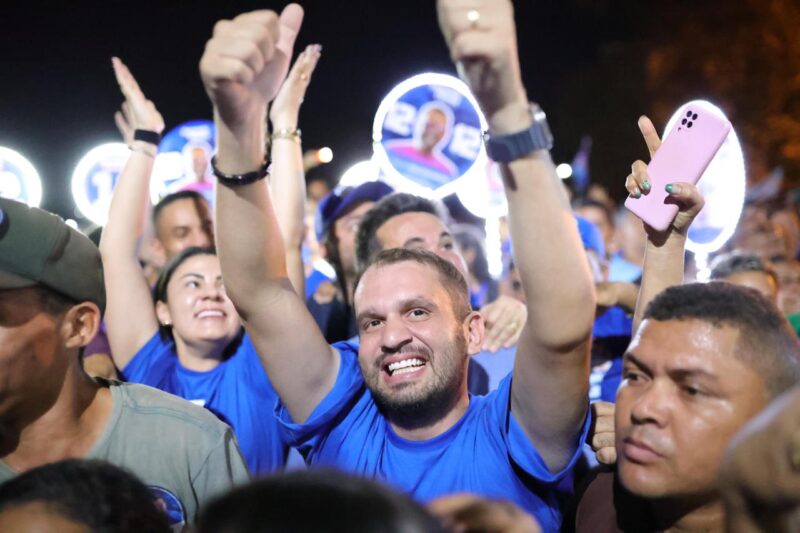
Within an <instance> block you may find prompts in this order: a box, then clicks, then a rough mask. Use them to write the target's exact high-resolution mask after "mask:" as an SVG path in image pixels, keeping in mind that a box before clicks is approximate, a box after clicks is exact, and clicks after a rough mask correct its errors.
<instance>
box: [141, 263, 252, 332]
mask: <svg viewBox="0 0 800 533" xmlns="http://www.w3.org/2000/svg"><path fill="white" fill-rule="evenodd" d="M156 312H157V313H158V319H159V321H160V322H161V323H162V324H164V325H171V326H172V333H173V335H175V336H176V338H177V337H180V338H181V339H182V340H183V341H185V342H187V343H192V342H216V341H219V340H225V339H227V341H231V340H233V338H234V337H235V336H236V335H237V333H238V332H239V328H240V327H241V325H240V322H239V315H238V314H237V313H236V310H235V309H234V307H233V303H232V302H231V300H230V298H228V295H227V294H226V293H225V286H224V285H223V283H222V272H221V271H220V267H219V258H218V257H217V256H215V255H195V256H192V257H189V258H188V259H186V260H185V261H184V262H183V263H182V264H181V265H180V266H179V267H178V268H176V269H175V272H174V273H173V274H172V279H170V281H169V284H168V285H167V302H166V303H165V302H158V304H156Z"/></svg>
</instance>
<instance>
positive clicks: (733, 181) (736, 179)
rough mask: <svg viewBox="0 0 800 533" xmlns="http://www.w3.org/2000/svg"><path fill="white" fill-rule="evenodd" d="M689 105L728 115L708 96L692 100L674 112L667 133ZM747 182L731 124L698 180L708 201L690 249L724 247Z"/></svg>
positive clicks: (691, 234)
mask: <svg viewBox="0 0 800 533" xmlns="http://www.w3.org/2000/svg"><path fill="white" fill-rule="evenodd" d="M687 106H691V107H698V108H703V109H705V110H707V111H708V112H710V113H713V114H715V115H717V116H720V117H722V118H725V113H723V111H722V110H721V109H720V108H718V107H717V106H715V105H714V104H712V103H710V102H707V101H705V100H693V101H691V102H688V103H687V104H685V105H683V106H681V107H680V108H679V109H678V110H677V111H676V112H675V114H674V115H672V118H670V120H669V122H668V123H667V126H666V128H665V129H664V135H665V136H666V134H667V132H669V131H670V130H671V129H672V127H673V125H674V124H675V123H676V122H677V121H678V120H680V118H681V117H682V116H683V113H684V112H685V109H686V107H687ZM745 185H746V176H745V168H744V156H743V155H742V147H741V145H740V144H739V138H738V137H737V136H736V132H735V131H734V129H733V128H731V130H730V132H729V133H728V136H727V137H726V138H725V141H724V142H723V143H722V146H721V147H720V149H719V151H718V152H717V154H716V155H715V156H714V159H712V160H711V163H710V164H709V165H708V168H706V171H705V172H704V173H703V176H702V177H701V178H700V181H699V182H698V184H697V186H698V188H699V189H700V193H701V194H702V195H703V198H704V199H705V201H706V203H705V207H703V210H702V211H700V213H699V214H698V215H697V217H696V218H695V219H694V222H692V225H691V227H690V228H689V233H688V236H687V241H686V248H687V249H689V250H690V251H692V252H693V253H695V254H699V255H704V256H705V255H708V254H710V253H712V252H714V251H716V250H718V249H719V248H721V247H722V245H724V244H725V242H726V241H727V240H728V239H730V237H731V235H733V232H734V231H735V230H736V225H737V224H738V223H739V216H740V215H741V213H742V205H743V204H744V195H745Z"/></svg>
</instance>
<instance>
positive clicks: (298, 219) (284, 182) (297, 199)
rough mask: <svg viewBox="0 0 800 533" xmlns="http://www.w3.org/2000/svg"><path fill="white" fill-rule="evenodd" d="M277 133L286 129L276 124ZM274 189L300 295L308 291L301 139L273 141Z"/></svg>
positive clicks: (288, 258)
mask: <svg viewBox="0 0 800 533" xmlns="http://www.w3.org/2000/svg"><path fill="white" fill-rule="evenodd" d="M273 127H274V129H275V131H280V130H282V129H284V128H288V127H284V126H279V125H277V124H274V125H273ZM271 159H272V176H271V180H272V181H271V190H272V198H273V201H274V205H275V214H276V216H277V217H278V224H279V226H280V229H281V234H282V236H283V242H284V246H285V251H286V266H287V269H288V274H289V279H290V280H291V281H292V286H293V287H294V288H295V291H297V293H298V294H301V295H302V294H303V293H304V291H305V272H304V269H303V262H302V256H301V253H300V250H301V247H302V246H303V222H304V218H305V195H306V187H305V175H304V173H303V151H302V145H301V144H300V139H296V140H295V139H285V138H276V139H274V140H273V141H272V156H271Z"/></svg>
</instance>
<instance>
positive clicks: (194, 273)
mask: <svg viewBox="0 0 800 533" xmlns="http://www.w3.org/2000/svg"><path fill="white" fill-rule="evenodd" d="M220 277H222V276H220ZM183 278H200V279H203V276H202V274H198V273H197V272H187V273H186V274H184V275H183V276H181V277H180V279H183Z"/></svg>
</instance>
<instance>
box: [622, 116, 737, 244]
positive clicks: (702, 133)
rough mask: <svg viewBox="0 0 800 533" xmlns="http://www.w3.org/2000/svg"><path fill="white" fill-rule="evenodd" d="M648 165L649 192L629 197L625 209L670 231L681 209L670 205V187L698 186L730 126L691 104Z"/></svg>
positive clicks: (725, 120)
mask: <svg viewBox="0 0 800 533" xmlns="http://www.w3.org/2000/svg"><path fill="white" fill-rule="evenodd" d="M679 117H680V118H679V119H678V120H677V121H676V122H675V125H674V126H673V127H672V129H671V130H670V131H669V133H668V134H667V136H666V138H665V139H664V142H663V143H661V147H660V148H659V149H658V151H657V152H656V155H655V156H653V159H652V160H651V161H650V164H649V165H647V173H648V174H649V176H650V192H649V193H648V194H643V195H642V196H641V197H639V198H634V197H633V196H628V199H627V200H625V207H627V208H628V209H629V210H631V211H632V212H633V213H634V214H635V215H636V216H638V217H639V218H641V219H642V220H643V221H644V222H646V223H647V224H649V225H650V226H652V227H653V228H654V229H656V230H658V231H665V230H666V229H667V228H669V226H670V224H672V221H673V220H675V215H677V214H678V206H677V205H675V204H673V203H667V199H668V198H669V195H668V194H667V191H666V190H664V187H665V186H666V185H667V184H668V183H676V182H687V183H691V184H696V183H697V181H698V180H699V179H700V176H702V175H703V172H705V170H706V168H707V167H708V165H709V163H711V160H712V159H713V158H714V155H716V153H717V151H718V150H719V149H720V147H721V146H722V143H723V142H725V138H726V137H727V136H728V132H729V131H730V130H731V123H730V122H728V120H727V119H725V118H724V117H722V116H719V115H718V114H717V113H715V112H713V111H710V110H709V109H708V108H706V107H704V106H703V105H702V103H700V102H697V101H695V102H689V103H688V104H686V105H684V106H683V107H682V108H681V110H680V115H679Z"/></svg>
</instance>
